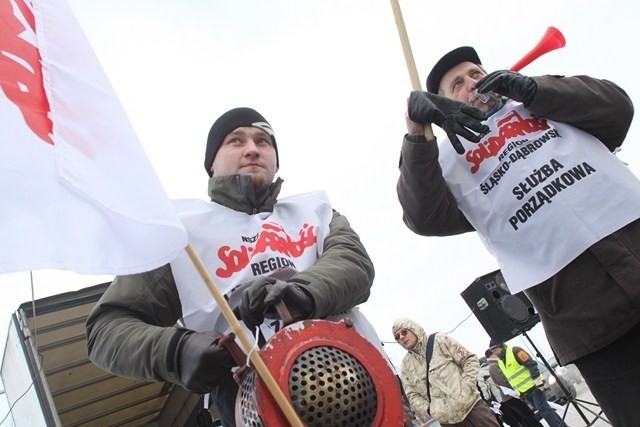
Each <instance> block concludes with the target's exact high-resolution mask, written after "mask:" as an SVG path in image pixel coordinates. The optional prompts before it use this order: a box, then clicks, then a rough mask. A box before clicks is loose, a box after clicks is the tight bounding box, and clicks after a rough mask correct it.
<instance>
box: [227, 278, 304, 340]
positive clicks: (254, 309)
mask: <svg viewBox="0 0 640 427" xmlns="http://www.w3.org/2000/svg"><path fill="white" fill-rule="evenodd" d="M280 301H284V304H285V305H286V306H287V308H288V309H289V312H290V313H291V317H292V318H293V320H302V319H308V318H309V316H311V314H312V313H313V311H314V309H315V304H314V302H313V298H312V297H311V294H309V293H308V292H307V291H306V290H305V289H304V287H303V286H302V285H299V284H297V283H293V282H284V281H282V280H277V279H274V278H273V277H260V278H258V279H256V280H254V281H253V283H251V284H250V285H249V286H248V287H247V289H245V290H244V292H243V294H242V300H241V301H240V304H239V305H238V307H236V309H235V313H236V315H237V316H238V317H239V318H240V319H242V321H243V322H244V323H245V324H246V325H247V327H248V328H249V329H251V330H253V329H255V327H256V326H258V325H260V324H262V322H263V321H264V318H265V315H266V317H269V318H277V314H276V311H275V308H274V306H275V304H276V303H278V302H280Z"/></svg>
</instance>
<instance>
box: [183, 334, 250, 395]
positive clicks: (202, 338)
mask: <svg viewBox="0 0 640 427" xmlns="http://www.w3.org/2000/svg"><path fill="white" fill-rule="evenodd" d="M177 354H178V363H177V366H178V375H179V376H180V380H181V381H182V384H183V385H184V387H185V388H187V389H189V390H190V391H192V392H195V393H208V392H209V391H211V389H212V388H213V387H214V386H215V385H217V384H219V383H220V381H221V380H222V378H224V377H225V376H227V375H231V368H232V367H234V366H236V365H237V364H236V362H235V360H233V357H231V354H229V352H228V351H227V350H226V349H225V348H224V347H222V346H220V345H218V343H217V341H216V340H214V339H213V338H211V337H210V336H209V335H207V334H204V333H200V332H193V331H189V332H187V333H186V334H185V335H183V336H182V338H181V339H180V343H179V344H178V351H177Z"/></svg>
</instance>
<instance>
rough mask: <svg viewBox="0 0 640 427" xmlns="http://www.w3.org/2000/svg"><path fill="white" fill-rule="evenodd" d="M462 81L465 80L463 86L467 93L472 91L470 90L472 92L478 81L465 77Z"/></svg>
mask: <svg viewBox="0 0 640 427" xmlns="http://www.w3.org/2000/svg"><path fill="white" fill-rule="evenodd" d="M464 79H465V80H464V81H465V85H466V86H467V89H468V90H469V91H472V90H474V89H475V88H476V84H478V80H477V79H474V78H473V77H471V76H465V77H464Z"/></svg>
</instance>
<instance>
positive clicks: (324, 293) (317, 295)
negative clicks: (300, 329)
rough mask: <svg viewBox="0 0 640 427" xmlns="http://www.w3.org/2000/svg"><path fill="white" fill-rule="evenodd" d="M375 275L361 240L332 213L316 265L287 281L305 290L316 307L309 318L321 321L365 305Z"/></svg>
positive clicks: (345, 221)
mask: <svg viewBox="0 0 640 427" xmlns="http://www.w3.org/2000/svg"><path fill="white" fill-rule="evenodd" d="M374 275H375V271H374V267H373V262H372V261H371V259H370V258H369V255H368V253H367V251H366V249H365V247H364V245H363V244H362V242H361V241H360V237H359V236H358V234H356V232H355V231H354V230H353V229H352V228H351V226H350V225H349V221H348V220H347V218H346V217H345V216H343V215H340V213H338V212H337V211H334V212H333V219H332V220H331V223H330V225H329V235H328V236H327V237H326V238H325V240H324V248H323V252H322V254H321V255H320V257H319V259H318V261H316V263H315V264H314V265H313V266H311V267H309V268H308V269H306V270H304V271H301V272H299V273H297V274H295V275H294V276H293V277H292V278H291V279H289V281H291V282H295V283H299V284H301V285H303V286H305V289H306V290H307V291H308V292H309V293H310V294H311V296H312V297H313V301H314V304H315V311H314V313H313V315H312V317H314V318H323V317H326V316H330V315H333V314H337V313H341V312H343V311H346V310H349V309H351V308H353V307H355V306H356V305H358V304H361V303H363V302H365V301H366V300H367V299H368V298H369V293H370V290H371V286H372V284H373V278H374Z"/></svg>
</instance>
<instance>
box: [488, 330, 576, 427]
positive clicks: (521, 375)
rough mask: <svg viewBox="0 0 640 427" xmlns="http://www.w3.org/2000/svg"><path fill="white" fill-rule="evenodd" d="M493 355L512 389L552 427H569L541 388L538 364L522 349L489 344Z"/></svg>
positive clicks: (493, 342)
mask: <svg viewBox="0 0 640 427" xmlns="http://www.w3.org/2000/svg"><path fill="white" fill-rule="evenodd" d="M489 349H490V350H491V352H492V355H493V356H495V357H497V358H498V366H500V370H501V371H502V372H503V373H504V376H505V377H507V380H508V381H509V384H511V388H513V389H514V390H515V391H516V393H518V395H519V396H520V398H522V399H523V400H525V401H526V402H527V403H529V404H530V405H531V406H533V407H534V408H535V409H536V410H537V411H538V413H540V415H541V416H542V418H544V420H545V421H546V422H547V423H548V424H549V426H550V427H567V425H566V424H565V422H564V421H563V420H562V419H561V418H560V416H559V415H558V413H557V412H556V411H554V410H553V408H551V406H549V402H548V401H547V397H546V396H545V394H544V392H543V391H542V390H541V388H542V387H543V386H544V382H545V381H544V377H543V376H542V375H540V370H539V369H538V363H537V362H536V361H535V360H534V359H533V358H532V357H531V356H530V355H529V353H527V352H526V351H525V350H524V349H522V348H521V347H516V346H507V345H504V344H499V343H497V342H495V341H494V340H491V342H490V343H489Z"/></svg>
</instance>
